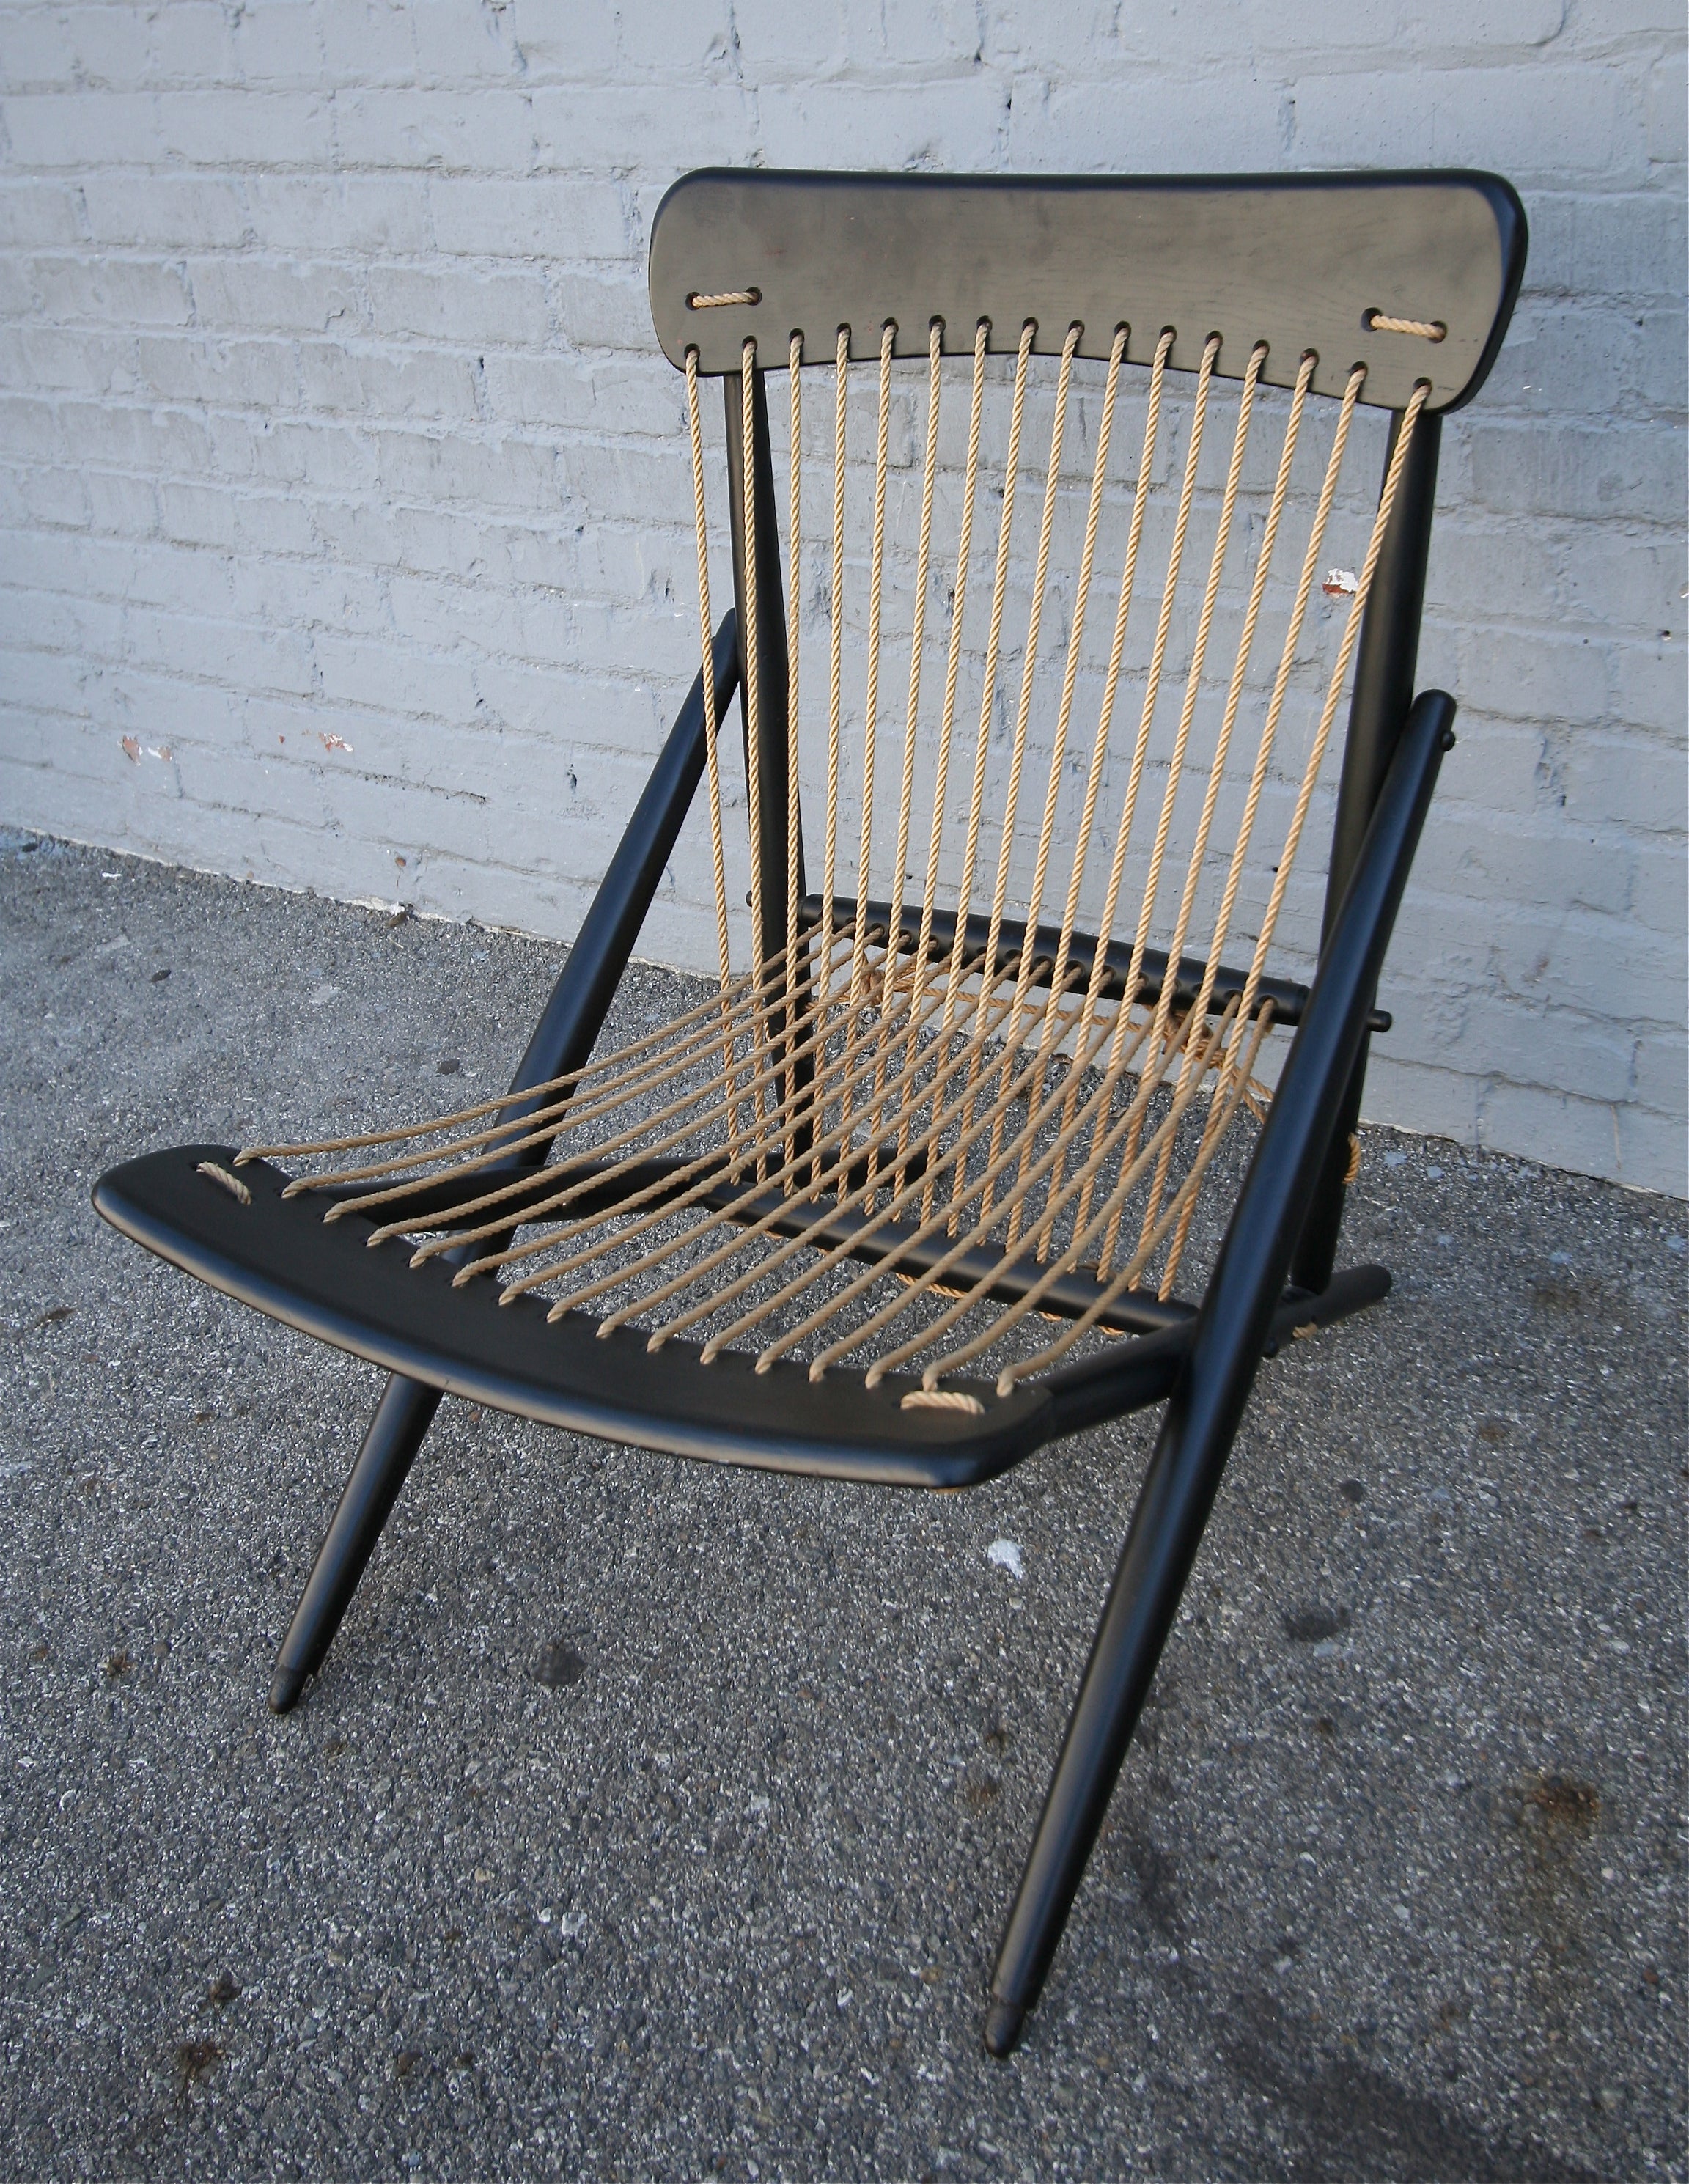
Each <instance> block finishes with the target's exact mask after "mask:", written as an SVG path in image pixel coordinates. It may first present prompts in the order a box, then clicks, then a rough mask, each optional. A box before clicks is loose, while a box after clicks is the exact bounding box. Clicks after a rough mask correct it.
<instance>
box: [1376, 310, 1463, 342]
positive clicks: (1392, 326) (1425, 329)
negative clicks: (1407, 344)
mask: <svg viewBox="0 0 1689 2184" xmlns="http://www.w3.org/2000/svg"><path fill="white" fill-rule="evenodd" d="M1364 323H1365V326H1366V329H1367V331H1368V333H1374V334H1417V335H1418V336H1419V339H1420V340H1421V341H1430V342H1440V341H1444V340H1447V337H1448V328H1447V326H1445V325H1444V324H1443V322H1442V320H1441V319H1392V318H1391V316H1390V315H1389V314H1388V312H1385V311H1368V313H1367V315H1366V319H1365V321H1364Z"/></svg>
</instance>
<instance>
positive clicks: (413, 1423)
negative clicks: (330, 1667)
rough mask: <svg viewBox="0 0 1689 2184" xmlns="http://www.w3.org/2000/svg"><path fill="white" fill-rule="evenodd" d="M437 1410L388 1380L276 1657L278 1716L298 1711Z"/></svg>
mask: <svg viewBox="0 0 1689 2184" xmlns="http://www.w3.org/2000/svg"><path fill="white" fill-rule="evenodd" d="M439 1407H440V1390H438V1388H430V1387H427V1386H426V1385H424V1384H423V1383H422V1382H421V1381H420V1380H406V1379H403V1378H401V1376H400V1375H399V1373H394V1374H393V1377H392V1378H391V1379H389V1380H388V1382H387V1390H386V1392H385V1393H384V1394H383V1396H382V1400H381V1401H380V1403H379V1404H378V1405H377V1406H376V1415H375V1416H374V1418H371V1421H370V1429H369V1431H368V1432H367V1433H366V1434H365V1435H364V1445H363V1446H362V1447H361V1448H360V1450H359V1451H358V1461H357V1462H356V1463H354V1465H353V1467H352V1476H351V1477H350V1478H349V1479H348V1480H347V1482H346V1490H345V1492H344V1493H343V1494H342V1496H341V1497H340V1503H339V1507H337V1509H336V1510H335V1513H334V1515H333V1518H332V1519H331V1521H330V1524H329V1527H328V1531H327V1533H326V1535H325V1537H324V1540H323V1543H322V1545H321V1547H319V1548H318V1550H317V1557H316V1560H315V1563H313V1564H312V1565H311V1574H310V1577H309V1580H307V1582H306V1585H305V1590H304V1596H303V1597H302V1598H301V1600H300V1602H299V1605H298V1608H297V1609H296V1610H295V1612H294V1615H293V1622H292V1623H291V1624H289V1626H288V1630H287V1636H286V1638H284V1639H283V1640H282V1641H281V1652H280V1653H279V1654H278V1655H277V1656H276V1675H275V1679H274V1680H273V1681H272V1683H271V1684H270V1706H271V1708H272V1709H273V1710H274V1711H275V1712H276V1713H287V1712H288V1711H289V1710H290V1708H293V1707H295V1706H297V1705H298V1701H299V1694H300V1693H301V1692H302V1691H304V1687H305V1679H306V1678H307V1677H308V1676H312V1675H315V1673H316V1671H317V1670H318V1669H320V1668H321V1665H322V1663H323V1659H324V1657H325V1656H326V1653H327V1652H328V1649H329V1647H330V1646H332V1644H333V1642H334V1634H335V1632H336V1631H337V1630H338V1629H339V1628H340V1619H341V1617H342V1616H343V1615H344V1614H345V1613H346V1610H347V1608H348V1606H349V1605H350V1603H351V1599H352V1596H353V1594H354V1592H355V1591H357V1589H358V1580H359V1579H360V1577H362V1575H363V1574H364V1566H365V1563H367V1562H368V1561H369V1559H370V1557H371V1555H372V1554H373V1553H374V1552H375V1547H376V1541H377V1540H378V1539H380V1537H381V1535H382V1525H383V1524H386V1522H387V1518H388V1516H389V1515H390V1513H392V1509H393V1503H394V1502H396V1501H397V1500H398V1499H399V1489H400V1488H401V1487H402V1486H403V1485H404V1481H405V1478H406V1476H407V1474H409V1472H410V1466H411V1463H412V1462H413V1461H414V1459H415V1455H416V1451H417V1450H418V1449H419V1448H421V1446H422V1441H423V1437H424V1435H426V1433H427V1430H428V1428H429V1425H430V1424H432V1420H433V1416H434V1413H435V1412H436V1411H437V1410H438V1408H439Z"/></svg>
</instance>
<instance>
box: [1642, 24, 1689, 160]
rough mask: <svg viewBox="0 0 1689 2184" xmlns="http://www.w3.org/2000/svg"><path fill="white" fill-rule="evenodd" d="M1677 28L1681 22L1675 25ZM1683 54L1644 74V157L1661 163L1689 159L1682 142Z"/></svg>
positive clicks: (1683, 114) (1680, 51)
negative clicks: (1646, 152) (1645, 148)
mask: <svg viewBox="0 0 1689 2184" xmlns="http://www.w3.org/2000/svg"><path fill="white" fill-rule="evenodd" d="M1679 27H1680V29H1681V25H1680V26H1679ZM1684 109H1685V98H1684V81H1683V54H1682V49H1681V46H1680V47H1679V49H1678V51H1677V52H1676V53H1674V54H1673V55H1672V57H1671V58H1669V60H1659V61H1656V62H1655V64H1654V65H1653V69H1652V70H1650V71H1649V75H1648V92H1647V114H1648V120H1647V131H1648V157H1649V158H1650V159H1657V160H1658V161H1659V162H1660V163H1661V164H1663V165H1668V166H1673V167H1681V166H1682V164H1683V163H1684V161H1685V159H1689V142H1686V121H1685V111H1684Z"/></svg>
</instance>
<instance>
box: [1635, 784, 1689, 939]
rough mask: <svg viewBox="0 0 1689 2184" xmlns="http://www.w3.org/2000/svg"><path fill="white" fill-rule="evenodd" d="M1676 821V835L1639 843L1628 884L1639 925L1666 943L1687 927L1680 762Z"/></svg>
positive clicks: (1688, 886)
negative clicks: (1663, 840)
mask: <svg viewBox="0 0 1689 2184" xmlns="http://www.w3.org/2000/svg"><path fill="white" fill-rule="evenodd" d="M1669 808H1673V809H1675V813H1676V815H1677V817H1678V820H1679V827H1678V830H1677V834H1676V838H1675V840H1674V841H1670V842H1669V843H1662V844H1660V845H1659V846H1658V848H1654V847H1652V846H1649V845H1648V844H1638V846H1637V847H1636V850H1634V851H1633V852H1632V860H1633V863H1634V866H1635V877H1634V878H1633V880H1632V882H1631V887H1630V915H1631V916H1632V917H1634V918H1635V920H1636V923H1637V924H1638V925H1639V926H1643V927H1646V928H1647V929H1648V930H1649V931H1650V932H1653V933H1660V934H1663V935H1664V938H1665V939H1666V940H1667V941H1668V942H1669V941H1671V940H1673V939H1681V937H1682V935H1683V933H1684V932H1685V930H1686V929H1689V915H1686V913H1689V857H1686V856H1685V855H1684V844H1683V836H1682V832H1681V818H1682V811H1683V792H1682V782H1681V760H1680V765H1679V783H1678V790H1677V795H1676V799H1675V806H1673V807H1669Z"/></svg>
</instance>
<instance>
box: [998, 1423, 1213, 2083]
mask: <svg viewBox="0 0 1689 2184" xmlns="http://www.w3.org/2000/svg"><path fill="white" fill-rule="evenodd" d="M1184 1427H1185V1418H1184V1416H1183V1415H1182V1413H1181V1411H1180V1407H1179V1404H1178V1403H1177V1401H1175V1402H1174V1404H1173V1406H1172V1407H1170V1410H1169V1415H1168V1419H1167V1421H1166V1423H1165V1424H1164V1425H1163V1426H1162V1433H1161V1438H1160V1440H1158V1442H1157V1446H1156V1452H1155V1455H1154V1457H1152V1458H1151V1463H1150V1468H1149V1473H1148V1475H1147V1476H1146V1479H1145V1481H1144V1487H1143V1491H1142V1493H1141V1494H1140V1496H1139V1497H1138V1506H1137V1508H1136V1510H1135V1511H1134V1513H1133V1517H1132V1527H1131V1529H1130V1531H1129V1532H1128V1534H1127V1535H1126V1544H1125V1546H1124V1547H1123V1549H1122V1551H1121V1556H1120V1561H1119V1563H1118V1567H1117V1568H1116V1570H1115V1573H1114V1582H1113V1584H1112V1586H1111V1587H1110V1588H1109V1594H1108V1600H1107V1603H1106V1606H1105V1607H1104V1608H1103V1611H1102V1619H1101V1622H1100V1623H1099V1624H1098V1625H1097V1632H1096V1636H1095V1639H1094V1640H1093V1641H1092V1644H1091V1652H1090V1660H1089V1662H1087V1663H1086V1665H1085V1673H1084V1681H1083V1682H1082V1683H1081V1684H1080V1685H1079V1697H1078V1699H1077V1700H1076V1701H1075V1702H1074V1705H1073V1713H1072V1715H1071V1716H1070V1718H1069V1719H1068V1723H1067V1736H1066V1737H1065V1738H1064V1739H1063V1741H1062V1752H1061V1757H1060V1758H1058V1759H1057V1761H1056V1772H1055V1774H1054V1775H1053V1776H1052V1777H1051V1783H1050V1789H1049V1791H1048V1793H1047V1795H1046V1796H1045V1801H1044V1811H1043V1814H1042V1816H1041V1817H1040V1820H1039V1823H1038V1832H1037V1834H1036V1835H1035V1836H1034V1837H1033V1842H1032V1850H1031V1853H1030V1854H1029V1855H1028V1858H1027V1862H1026V1871H1025V1872H1024V1874H1023V1875H1022V1877H1021V1884H1020V1888H1019V1891H1018V1892H1017V1895H1016V1897H1015V1903H1014V1908H1013V1909H1012V1911H1011V1912H1010V1914H1009V1922H1008V1925H1007V1926H1006V1929H1005V1931H1004V1934H1003V1942H1002V1947H1001V1949H1000V1950H999V1951H998V1953H997V1965H996V1970H995V1972H994V1973H993V1974H992V1977H991V1997H990V2003H989V2009H988V2010H987V2014H986V2019H985V2045H986V2047H987V2048H989V2050H990V2052H991V2053H992V2054H994V2055H998V2056H1003V2055H1006V2054H1008V2053H1010V2051H1011V2050H1012V2048H1013V2047H1014V2046H1015V2043H1016V2042H1017V2041H1018V2039H1019V2038H1020V2034H1021V2027H1022V2025H1023V2023H1024V2021H1025V2019H1026V2015H1027V2013H1028V2010H1030V2009H1031V2008H1032V2006H1033V2004H1034V2003H1035V2002H1036V2001H1037V2000H1038V1997H1039V1995H1040V1992H1042V1990H1043V1986H1044V1982H1045V1977H1046V1975H1048V1973H1049V1970H1050V1965H1051V1959H1052V1958H1053V1957H1054V1956H1055V1954H1056V1945H1057V1944H1058V1943H1059V1942H1060V1941H1061V1938H1062V1928H1063V1927H1064V1926H1065V1925H1067V1913H1068V1910H1069V1908H1071V1906H1072V1904H1073V1897H1074V1895H1075V1893H1076V1892H1077V1891H1078V1889H1079V1882H1080V1880H1081V1879H1082V1878H1083V1876H1084V1869H1085V1865H1086V1862H1087V1861H1088V1860H1089V1858H1090V1854H1091V1849H1092V1847H1093V1845H1094V1844H1095V1841H1096V1837H1097V1830H1099V1829H1100V1828H1101V1825H1102V1818H1103V1814H1105V1813H1106V1811H1107V1809H1108V1800H1109V1797H1110V1795H1111V1793H1112V1791H1113V1788H1114V1784H1115V1778H1116V1777H1117V1776H1118V1774H1119V1772H1120V1768H1121V1763H1122V1762H1123V1760H1124V1758H1125V1757H1126V1747H1127V1746H1128V1745H1129V1743H1130V1741H1131V1738H1132V1732H1133V1730H1134V1729H1135V1728H1136V1726H1137V1723H1138V1716H1139V1714H1140V1713H1141V1712H1142V1710H1143V1705H1144V1701H1145V1700H1146V1698H1147V1697H1148V1696H1149V1691H1150V1684H1151V1680H1152V1679H1153V1677H1154V1675H1155V1672H1156V1663H1157V1661H1159V1659H1160V1658H1161V1651H1162V1646H1163V1645H1164V1644H1165V1642H1166V1640H1167V1635H1168V1631H1169V1630H1171V1629H1172V1627H1173V1617H1174V1616H1175V1615H1176V1614H1177V1613H1178V1612H1179V1596H1180V1595H1181V1594H1182V1593H1183V1592H1184V1590H1185V1580H1186V1578H1187V1577H1188V1576H1189V1575H1190V1565H1191V1563H1192V1562H1193V1561H1194V1560H1195V1558H1196V1549H1197V1546H1198V1545H1199V1544H1200V1542H1201V1537H1202V1528H1203V1525H1204V1524H1205V1523H1206V1522H1207V1515H1208V1510H1209V1507H1210V1506H1211V1505H1212V1500H1213V1492H1214V1487H1215V1485H1216V1484H1217V1483H1218V1474H1219V1471H1220V1469H1221V1468H1222V1467H1223V1465H1224V1461H1225V1456H1226V1452H1227V1449H1228V1447H1229V1443H1230V1440H1231V1435H1230V1432H1229V1430H1224V1429H1223V1430H1224V1440H1223V1441H1222V1442H1221V1443H1220V1445H1219V1446H1214V1445H1213V1444H1212V1440H1210V1441H1208V1445H1207V1446H1195V1445H1193V1442H1194V1441H1197V1440H1206V1439H1207V1436H1204V1435H1201V1434H1200V1432H1199V1434H1198V1435H1196V1436H1190V1435H1187V1434H1186V1433H1185V1430H1184Z"/></svg>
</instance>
